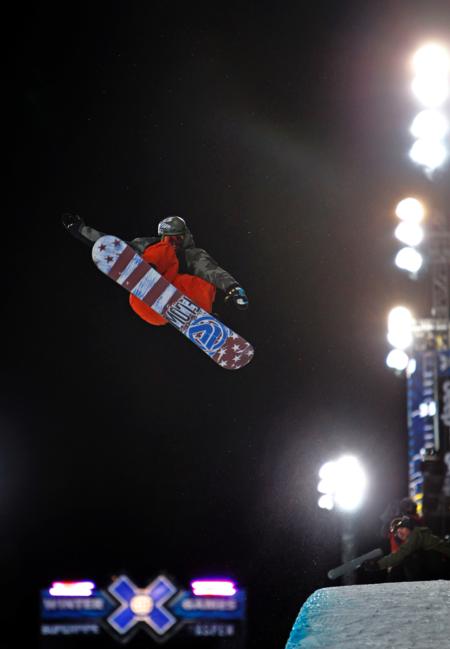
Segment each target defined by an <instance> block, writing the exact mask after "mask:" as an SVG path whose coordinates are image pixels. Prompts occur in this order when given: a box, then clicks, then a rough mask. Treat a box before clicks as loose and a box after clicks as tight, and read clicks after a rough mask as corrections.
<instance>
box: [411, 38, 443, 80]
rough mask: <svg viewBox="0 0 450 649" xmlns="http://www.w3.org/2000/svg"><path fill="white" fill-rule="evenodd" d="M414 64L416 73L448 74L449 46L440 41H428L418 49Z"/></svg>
mask: <svg viewBox="0 0 450 649" xmlns="http://www.w3.org/2000/svg"><path fill="white" fill-rule="evenodd" d="M412 64H413V69H414V71H415V73H416V74H419V75H424V76H428V75H430V74H438V75H442V76H446V74H447V73H448V71H449V70H450V57H449V53H448V50H447V48H445V47H444V46H443V45H441V44H440V43H426V44H425V45H422V47H420V48H419V49H418V50H417V51H416V53H415V54H414V57H413V61H412Z"/></svg>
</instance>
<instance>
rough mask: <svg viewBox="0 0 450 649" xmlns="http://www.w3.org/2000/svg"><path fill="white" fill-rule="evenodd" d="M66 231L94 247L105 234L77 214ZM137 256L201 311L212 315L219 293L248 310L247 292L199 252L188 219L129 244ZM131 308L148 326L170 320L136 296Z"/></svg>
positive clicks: (67, 219)
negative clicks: (219, 291)
mask: <svg viewBox="0 0 450 649" xmlns="http://www.w3.org/2000/svg"><path fill="white" fill-rule="evenodd" d="M62 222H63V225H64V227H65V228H66V229H67V230H68V231H69V232H70V234H72V235H73V236H75V237H76V238H77V239H80V240H81V241H83V242H84V243H86V244H88V245H93V244H94V243H95V242H96V241H97V240H98V239H99V238H100V237H102V236H103V233H102V232H99V231H98V230H95V229H94V228H92V227H90V226H88V225H86V223H85V222H84V220H83V219H82V218H81V217H80V216H78V215H77V214H64V215H63V217H62ZM128 243H129V245H130V246H132V248H134V250H136V252H137V253H139V254H140V255H141V257H142V258H143V259H144V260H145V261H146V262H147V263H148V264H150V265H151V266H153V267H154V268H155V269H156V270H157V271H158V272H159V273H160V274H161V275H163V277H165V279H166V280H167V281H169V282H170V283H171V284H173V285H174V286H176V287H177V288H178V289H179V290H180V291H181V292H182V293H184V294H185V295H187V296H188V297H189V298H191V299H192V300H193V302H195V303H196V304H198V305H199V306H200V307H202V308H203V309H205V311H207V312H208V313H211V311H212V307H213V303H214V299H215V297H216V289H217V288H218V289H221V290H222V291H223V292H224V293H225V302H229V301H231V302H232V303H233V304H234V305H235V306H236V307H237V308H238V309H246V308H247V307H248V298H247V295H246V293H245V291H244V289H243V288H242V287H241V286H240V285H239V283H238V282H237V281H236V280H235V279H234V277H232V276H231V275H230V274H229V273H228V272H227V271H226V270H224V269H223V268H221V267H220V266H219V265H218V264H217V262H216V261H215V260H214V259H213V258H212V257H211V256H210V255H209V254H208V253H207V252H206V250H203V249H202V248H197V247H196V245H195V243H194V239H193V236H192V234H191V232H190V230H189V228H188V227H187V225H186V222H185V221H184V219H182V218H181V217H179V216H169V217H167V218H165V219H163V220H162V221H161V222H160V223H159V224H158V236H157V237H138V238H136V239H133V240H132V241H129V242H128ZM129 300H130V305H131V308H132V309H133V310H134V311H135V312H136V313H137V314H138V315H139V316H140V317H141V318H142V319H143V320H145V321H146V322H148V323H150V324H152V325H164V324H166V322H167V320H166V319H165V318H163V317H162V316H161V315H159V314H158V313H156V311H154V310H153V309H152V308H150V307H149V306H148V305H147V304H145V303H144V302H143V301H142V300H140V299H139V298H138V297H136V296H135V295H132V294H130V297H129Z"/></svg>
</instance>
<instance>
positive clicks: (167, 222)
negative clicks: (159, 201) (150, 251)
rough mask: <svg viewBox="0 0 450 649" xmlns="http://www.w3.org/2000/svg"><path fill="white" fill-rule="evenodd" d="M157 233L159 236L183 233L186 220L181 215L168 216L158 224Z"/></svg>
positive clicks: (184, 232)
mask: <svg viewBox="0 0 450 649" xmlns="http://www.w3.org/2000/svg"><path fill="white" fill-rule="evenodd" d="M158 234H159V236H160V237H164V236H166V235H169V236H179V235H184V234H186V222H185V221H184V219H182V218H181V216H168V217H167V218H165V219H163V220H162V221H161V222H160V223H159V224H158Z"/></svg>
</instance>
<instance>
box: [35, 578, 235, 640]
mask: <svg viewBox="0 0 450 649" xmlns="http://www.w3.org/2000/svg"><path fill="white" fill-rule="evenodd" d="M193 583H195V584H200V586H198V587H197V591H196V590H195V589H194V590H193V592H192V591H186V590H181V589H179V588H178V587H177V586H176V585H175V584H174V582H173V581H172V580H170V579H169V578H168V577H166V576H165V575H158V576H157V577H156V578H155V579H154V580H153V581H151V582H150V583H149V584H148V585H147V586H145V587H144V588H141V587H138V586H137V585H136V584H135V583H134V582H133V581H132V580H131V579H130V578H129V577H127V576H126V575H121V576H119V577H117V578H115V579H114V580H113V581H112V583H111V584H110V585H109V586H108V588H106V589H105V590H99V589H96V588H95V587H94V584H93V583H92V582H76V583H67V582H66V583H64V582H62V583H58V584H57V585H56V587H55V585H54V586H53V588H50V589H48V590H42V591H41V598H40V599H41V636H44V637H46V638H50V637H52V638H55V637H57V636H62V637H65V638H66V639H67V637H68V636H102V635H103V636H104V635H105V634H108V635H109V636H111V637H113V638H114V639H115V640H116V641H118V642H120V643H127V642H129V641H130V640H131V639H132V638H133V637H134V636H136V635H137V634H139V635H142V634H147V640H149V638H148V636H150V637H151V638H152V639H153V641H154V642H157V643H163V642H166V641H168V640H175V639H181V640H182V642H184V644H183V646H186V645H185V641H186V640H187V637H190V638H199V639H200V638H209V639H212V638H217V639H220V640H221V645H220V646H223V641H224V640H225V639H228V640H229V641H230V642H229V643H227V644H226V646H230V647H238V646H243V645H241V644H240V643H239V644H238V641H239V640H243V638H244V630H245V629H244V624H245V606H246V598H245V591H243V590H237V589H236V588H235V586H234V584H233V582H228V581H206V582H205V581H199V582H193ZM83 584H84V586H83ZM89 584H90V586H89ZM205 584H206V586H205ZM219 584H220V588H219V587H218V585H219ZM196 593H197V594H196ZM183 639H184V640H183ZM231 641H233V642H231ZM150 644H151V643H150ZM179 646H181V645H179ZM208 646H211V644H208Z"/></svg>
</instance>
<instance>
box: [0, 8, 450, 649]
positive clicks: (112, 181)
mask: <svg viewBox="0 0 450 649" xmlns="http://www.w3.org/2000/svg"><path fill="white" fill-rule="evenodd" d="M4 29H5V31H6V32H7V34H6V36H7V37H8V41H7V42H8V52H7V62H8V72H9V73H10V74H8V78H7V79H6V80H5V82H6V81H7V82H8V83H7V89H8V91H7V94H6V99H5V100H4V101H5V107H6V108H8V118H5V119H4V129H5V135H6V139H7V140H8V141H9V140H10V139H11V140H12V143H13V153H12V156H11V159H10V158H9V157H8V163H11V166H12V170H13V178H12V182H11V183H9V182H8V190H12V191H11V201H10V203H9V204H8V205H7V206H6V207H7V209H6V210H5V211H4V213H3V219H2V228H3V232H4V246H5V245H6V247H7V268H8V273H7V282H6V284H4V285H3V291H2V293H3V300H2V301H3V306H4V316H3V324H4V328H3V343H4V344H3V354H2V356H3V363H2V389H1V400H2V404H1V410H0V417H1V438H0V439H1V441H0V445H1V446H0V462H1V489H0V502H1V506H0V512H1V525H0V528H1V529H0V535H1V537H0V538H1V548H0V554H1V557H2V563H3V566H4V567H3V576H2V581H3V583H4V592H5V593H6V594H9V596H8V601H9V603H12V604H13V612H12V617H11V615H10V616H9V618H10V621H11V620H12V621H13V623H16V621H18V625H19V626H18V627H16V628H17V636H16V640H15V641H12V642H11V645H7V646H16V644H15V643H16V642H19V640H20V639H21V638H22V639H23V637H24V634H25V633H26V634H28V636H29V637H30V639H34V642H35V644H37V642H38V640H37V633H38V631H37V629H38V615H37V609H38V591H39V589H40V588H46V587H48V586H49V584H50V582H51V581H53V580H55V579H58V578H66V579H71V578H72V579H77V578H91V579H94V581H96V583H97V584H99V585H100V586H105V585H106V584H107V583H108V580H109V577H110V576H111V575H113V574H118V573H119V572H120V571H125V572H127V573H128V574H129V576H130V577H131V578H132V579H134V580H135V581H136V582H137V583H138V584H140V585H142V586H144V585H146V584H147V583H148V581H149V580H150V579H151V578H153V577H154V576H155V575H156V574H158V573H159V572H160V571H161V570H166V571H167V573H168V574H169V575H171V576H173V577H174V578H175V579H176V580H177V581H178V582H179V583H180V584H181V585H187V583H188V581H189V579H191V578H192V577H196V576H202V575H208V574H211V573H216V574H217V573H218V574H222V575H229V576H232V577H234V578H235V579H236V580H237V581H238V583H239V584H240V585H242V586H243V587H245V588H246V589H247V590H248V612H249V627H248V632H249V640H248V646H249V647H255V646H258V647H268V648H270V647H274V648H278V647H283V646H284V643H285V642H286V639H287V636H288V634H289V630H290V628H291V626H292V624H293V622H294V619H295V617H296V615H297V613H298V610H299V608H300V606H301V605H302V604H303V602H304V601H305V599H306V598H307V597H308V596H309V595H310V594H311V593H312V592H313V591H314V590H315V589H317V588H320V587H324V586H328V585H331V584H330V582H328V581H327V578H326V572H327V570H328V569H329V568H331V567H333V566H334V565H336V564H337V563H339V561H340V537H339V525H338V521H337V519H336V516H335V514H334V513H330V512H326V511H322V510H319V509H318V507H317V496H318V494H317V491H316V486H317V481H318V479H317V471H318V469H319V467H320V465H321V464H322V463H323V462H325V461H326V460H329V459H331V458H333V457H334V456H336V455H337V454H339V453H341V452H351V453H354V454H356V455H358V456H359V457H360V459H361V460H362V462H363V463H364V465H365V467H366V470H367V472H368V474H369V480H370V486H369V490H368V496H367V499H366V502H365V504H364V506H363V508H362V509H361V510H360V512H359V513H358V514H357V516H356V526H357V532H358V550H360V551H366V550H369V549H372V548H373V547H376V546H378V545H380V542H381V540H380V537H379V526H380V525H379V515H380V514H381V512H382V511H383V509H384V507H385V506H386V505H387V503H388V502H389V501H390V500H392V499H393V498H400V497H403V496H405V495H406V493H407V439H406V403H405V401H406V399H405V383H404V379H403V378H400V379H399V378H397V377H396V376H394V375H393V374H392V373H391V372H389V371H388V369H387V368H386V366H385V363H384V359H385V356H386V354H387V351H388V345H387V342H386V338H385V334H386V315H387V312H388V310H389V308H391V306H393V305H395V304H396V303H398V302H401V303H405V304H407V305H410V306H412V307H413V308H414V309H415V310H416V313H417V314H418V315H419V316H425V315H427V314H428V312H429V307H430V305H429V300H428V295H429V284H428V281H429V280H428V279H427V276H426V273H425V274H423V276H422V279H419V281H417V282H411V281H410V280H409V279H408V278H407V277H406V276H405V275H403V274H401V273H400V272H399V271H398V270H396V269H395V268H394V265H393V257H394V255H395V251H396V250H397V244H396V242H395V240H394V238H393V229H394V227H395V217H394V207H395V205H396V203H397V202H398V200H400V199H401V198H403V197H404V196H405V195H407V194H410V193H413V194H415V195H420V196H422V197H423V198H425V200H427V201H428V203H429V204H433V205H435V206H446V205H447V204H448V199H449V198H450V196H449V189H448V184H449V183H448V168H447V170H444V172H443V174H441V175H440V176H438V177H436V178H435V180H434V181H433V182H430V181H429V180H427V179H426V178H425V176H424V175H423V174H422V173H421V171H420V170H419V169H418V168H417V167H415V166H414V165H413V164H412V163H411V162H410V161H409V159H408V157H407V152H408V150H409V147H410V145H411V144H412V139H411V136H410V135H409V132H408V127H409V125H410V123H411V120H412V118H413V116H414V115H415V114H416V112H417V111H418V108H419V107H418V105H417V103H416V102H415V101H414V99H413V97H412V95H411V93H410V90H409V83H410V80H411V78H412V74H411V69H410V67H409V62H410V57H411V54H412V53H413V52H414V50H415V49H416V48H417V47H418V46H419V45H421V44H422V42H423V41H424V40H426V39H428V38H429V37H433V38H440V39H443V40H444V41H445V42H447V43H448V42H449V39H450V5H449V3H448V2H433V1H431V2H427V3H423V2H416V1H412V0H409V1H406V0H405V1H388V0H381V1H379V2H376V3H375V2H342V1H341V2H333V1H329V2H325V1H320V2H316V3H315V4H314V6H311V5H310V3H303V2H288V3H281V5H280V6H279V7H277V6H275V4H274V3H268V2H267V3H266V2H258V3H238V2H229V3H227V4H224V3H221V4H219V3H211V4H210V5H209V6H207V7H202V6H201V5H200V4H198V5H197V3H179V4H177V3H166V2H153V3H146V2H135V3H113V6H109V5H107V4H106V3H105V4H104V5H98V4H97V3H91V4H84V3H81V4H72V5H70V7H69V8H68V7H67V6H64V7H63V6H59V7H51V6H50V5H45V6H39V7H38V8H36V7H34V8H32V9H30V8H27V9H26V10H25V8H24V7H19V6H18V7H16V9H15V10H14V11H10V13H9V14H8V16H7V17H6V20H5V26H4ZM5 195H6V194H5ZM67 210H69V211H74V212H76V213H78V214H80V215H81V216H82V217H83V218H84V219H85V220H86V222H87V223H88V224H90V225H93V226H95V227H97V228H98V229H100V230H102V231H105V232H109V233H112V234H116V235H118V236H121V237H123V238H126V239H131V238H133V237H136V236H143V235H147V236H151V235H154V234H155V233H156V227H157V223H158V221H159V220H160V219H162V218H164V217H165V216H168V215H172V214H178V215H180V216H182V217H183V218H185V219H186V220H187V221H188V224H189V226H190V228H191V230H192V231H193V233H194V236H195V239H196V242H197V244H198V245H200V246H201V247H204V248H206V249H207V250H208V251H209V252H210V253H211V254H212V255H213V256H214V257H215V258H216V259H217V260H218V261H219V262H220V263H221V265H223V266H224V267H225V268H227V270H229V271H230V272H231V273H232V274H233V275H234V276H236V277H237V278H238V279H239V281H240V282H241V283H242V285H243V286H244V287H245V289H246V291H247V293H248V295H249V298H250V303H251V306H250V309H249V310H248V311H247V312H237V311H234V310H233V309H232V308H231V307H230V308H228V307H225V306H223V302H222V296H221V295H220V296H219V297H218V300H217V303H216V310H217V311H218V312H219V313H220V316H221V318H222V319H223V320H224V321H225V322H226V323H227V324H229V325H230V326H231V327H233V328H234V329H235V330H236V331H238V332H239V333H240V334H242V335H243V336H244V337H246V338H247V339H248V340H250V341H251V342H252V343H253V345H254V347H255V349H256V355H255V358H254V360H253V361H252V363H251V364H250V365H249V366H248V367H246V368H244V369H242V370H240V371H238V372H227V371H225V370H222V369H220V368H218V367H217V366H215V365H214V363H212V362H211V361H209V360H208V359H207V358H206V357H205V356H204V355H203V354H202V353H200V352H199V351H198V350H197V349H195V347H194V346H193V345H191V344H190V343H188V342H187V341H186V340H185V339H184V338H183V337H182V336H181V335H179V334H178V333H177V332H176V331H175V330H173V329H172V328H169V327H166V328H159V329H153V328H151V327H150V326H148V325H146V324H145V323H144V322H143V321H141V320H140V319H139V318H138V317H137V316H135V315H134V313H133V312H132V311H131V310H130V309H129V307H128V304H127V296H126V294H125V292H123V291H121V290H120V289H119V288H118V287H117V286H114V284H113V283H112V282H110V281H109V280H107V279H106V278H105V277H102V276H101V274H100V273H99V272H98V271H97V270H96V268H95V267H94V265H93V263H92V262H91V260H90V252H89V249H88V248H87V247H85V246H83V245H82V244H81V243H80V242H78V241H76V240H75V239H72V238H71V237H70V236H69V235H68V234H67V233H66V232H65V231H64V230H63V228H62V226H61V224H60V217H61V214H62V213H63V212H64V211H67ZM362 578H363V577H362ZM31 642H33V640H31ZM80 642H81V641H80ZM29 646H33V644H30V645H29Z"/></svg>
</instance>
